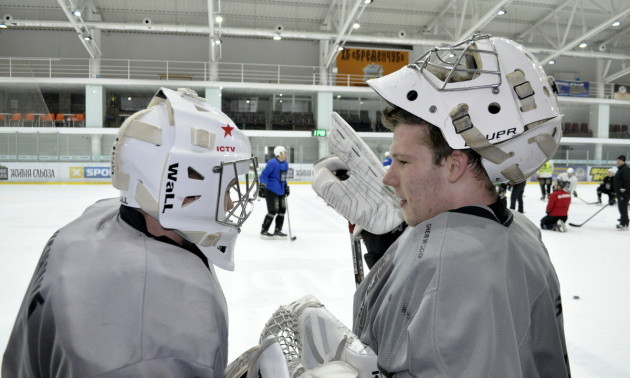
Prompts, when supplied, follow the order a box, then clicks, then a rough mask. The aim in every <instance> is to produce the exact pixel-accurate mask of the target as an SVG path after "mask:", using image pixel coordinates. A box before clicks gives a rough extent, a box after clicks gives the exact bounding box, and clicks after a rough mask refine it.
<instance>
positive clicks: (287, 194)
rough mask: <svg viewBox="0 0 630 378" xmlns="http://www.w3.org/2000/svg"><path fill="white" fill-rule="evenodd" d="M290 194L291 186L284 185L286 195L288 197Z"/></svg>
mask: <svg viewBox="0 0 630 378" xmlns="http://www.w3.org/2000/svg"><path fill="white" fill-rule="evenodd" d="M289 193H291V190H290V189H289V185H287V184H284V195H285V196H287V197H288V196H289Z"/></svg>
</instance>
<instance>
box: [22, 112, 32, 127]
mask: <svg viewBox="0 0 630 378" xmlns="http://www.w3.org/2000/svg"><path fill="white" fill-rule="evenodd" d="M22 126H30V127H33V126H35V114H33V113H26V116H24V121H23V122H22Z"/></svg>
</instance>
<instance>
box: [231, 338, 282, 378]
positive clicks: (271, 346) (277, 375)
mask: <svg viewBox="0 0 630 378" xmlns="http://www.w3.org/2000/svg"><path fill="white" fill-rule="evenodd" d="M223 378H289V370H288V368H287V362H286V359H285V358H284V354H283V353H282V348H281V347H280V344H279V343H278V340H277V339H276V338H275V337H273V336H270V337H267V338H265V339H264V340H262V341H261V342H260V345H257V346H255V347H253V348H251V349H249V350H247V351H246V352H245V353H243V354H241V355H240V356H239V357H238V358H237V359H236V360H234V361H232V363H230V364H229V365H228V367H227V368H225V372H224V373H223Z"/></svg>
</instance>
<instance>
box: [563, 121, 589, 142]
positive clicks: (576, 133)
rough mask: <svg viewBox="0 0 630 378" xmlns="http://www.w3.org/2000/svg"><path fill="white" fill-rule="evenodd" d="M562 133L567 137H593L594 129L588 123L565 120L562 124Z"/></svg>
mask: <svg viewBox="0 0 630 378" xmlns="http://www.w3.org/2000/svg"><path fill="white" fill-rule="evenodd" d="M562 135H563V136H566V137H578V138H592V137H593V131H592V130H591V129H589V127H588V123H578V122H565V123H563V124H562Z"/></svg>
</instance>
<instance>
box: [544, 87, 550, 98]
mask: <svg viewBox="0 0 630 378" xmlns="http://www.w3.org/2000/svg"><path fill="white" fill-rule="evenodd" d="M543 92H544V93H545V95H546V96H547V97H549V96H551V93H549V89H547V87H543Z"/></svg>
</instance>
